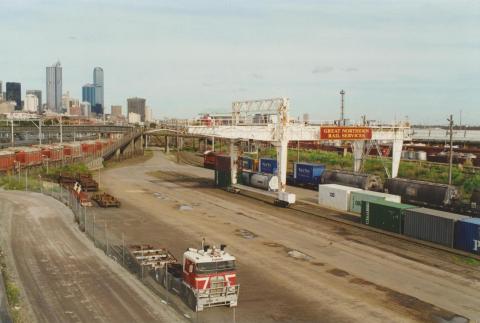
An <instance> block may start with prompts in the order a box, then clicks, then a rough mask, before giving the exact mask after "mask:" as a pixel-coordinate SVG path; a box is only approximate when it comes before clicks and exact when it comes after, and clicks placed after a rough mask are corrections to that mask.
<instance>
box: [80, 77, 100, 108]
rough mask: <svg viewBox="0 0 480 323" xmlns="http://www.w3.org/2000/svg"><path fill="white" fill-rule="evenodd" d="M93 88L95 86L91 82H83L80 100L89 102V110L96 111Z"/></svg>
mask: <svg viewBox="0 0 480 323" xmlns="http://www.w3.org/2000/svg"><path fill="white" fill-rule="evenodd" d="M95 90H96V88H95V85H93V84H85V85H84V86H82V101H83V102H88V103H90V109H91V112H94V113H97V110H96V109H95V105H96V101H95Z"/></svg>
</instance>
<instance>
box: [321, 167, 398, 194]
mask: <svg viewBox="0 0 480 323" xmlns="http://www.w3.org/2000/svg"><path fill="white" fill-rule="evenodd" d="M321 183H322V184H339V185H345V186H350V187H356V188H361V189H362V190H368V191H382V190H383V185H382V179H381V178H380V177H379V176H376V175H370V174H362V173H354V172H349V171H340V170H325V171H324V172H323V175H322V179H321ZM389 193H390V192H389ZM391 194H395V195H398V194H396V193H391Z"/></svg>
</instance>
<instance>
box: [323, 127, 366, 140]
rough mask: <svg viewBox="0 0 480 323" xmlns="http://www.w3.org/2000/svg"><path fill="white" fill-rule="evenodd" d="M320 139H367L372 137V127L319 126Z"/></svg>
mask: <svg viewBox="0 0 480 323" xmlns="http://www.w3.org/2000/svg"><path fill="white" fill-rule="evenodd" d="M320 139H324V140H368V139H372V128H367V127H320Z"/></svg>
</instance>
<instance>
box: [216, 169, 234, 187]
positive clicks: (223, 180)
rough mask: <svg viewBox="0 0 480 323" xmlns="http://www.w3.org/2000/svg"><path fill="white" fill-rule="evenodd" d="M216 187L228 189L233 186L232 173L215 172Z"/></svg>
mask: <svg viewBox="0 0 480 323" xmlns="http://www.w3.org/2000/svg"><path fill="white" fill-rule="evenodd" d="M215 185H216V186H217V187H228V186H230V185H232V179H231V174H230V171H228V172H224V171H219V170H216V171H215Z"/></svg>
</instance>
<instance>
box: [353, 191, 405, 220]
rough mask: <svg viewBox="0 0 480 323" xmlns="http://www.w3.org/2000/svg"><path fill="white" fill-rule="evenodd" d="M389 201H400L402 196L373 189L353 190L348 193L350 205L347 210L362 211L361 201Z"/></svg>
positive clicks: (358, 212)
mask: <svg viewBox="0 0 480 323" xmlns="http://www.w3.org/2000/svg"><path fill="white" fill-rule="evenodd" d="M379 200H380V201H390V202H395V203H400V202H402V198H401V197H400V196H398V195H392V194H387V193H381V192H373V191H365V190H361V191H355V192H352V193H351V194H350V207H349V211H350V212H353V213H357V214H361V213H362V202H363V201H367V202H374V201H379Z"/></svg>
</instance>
